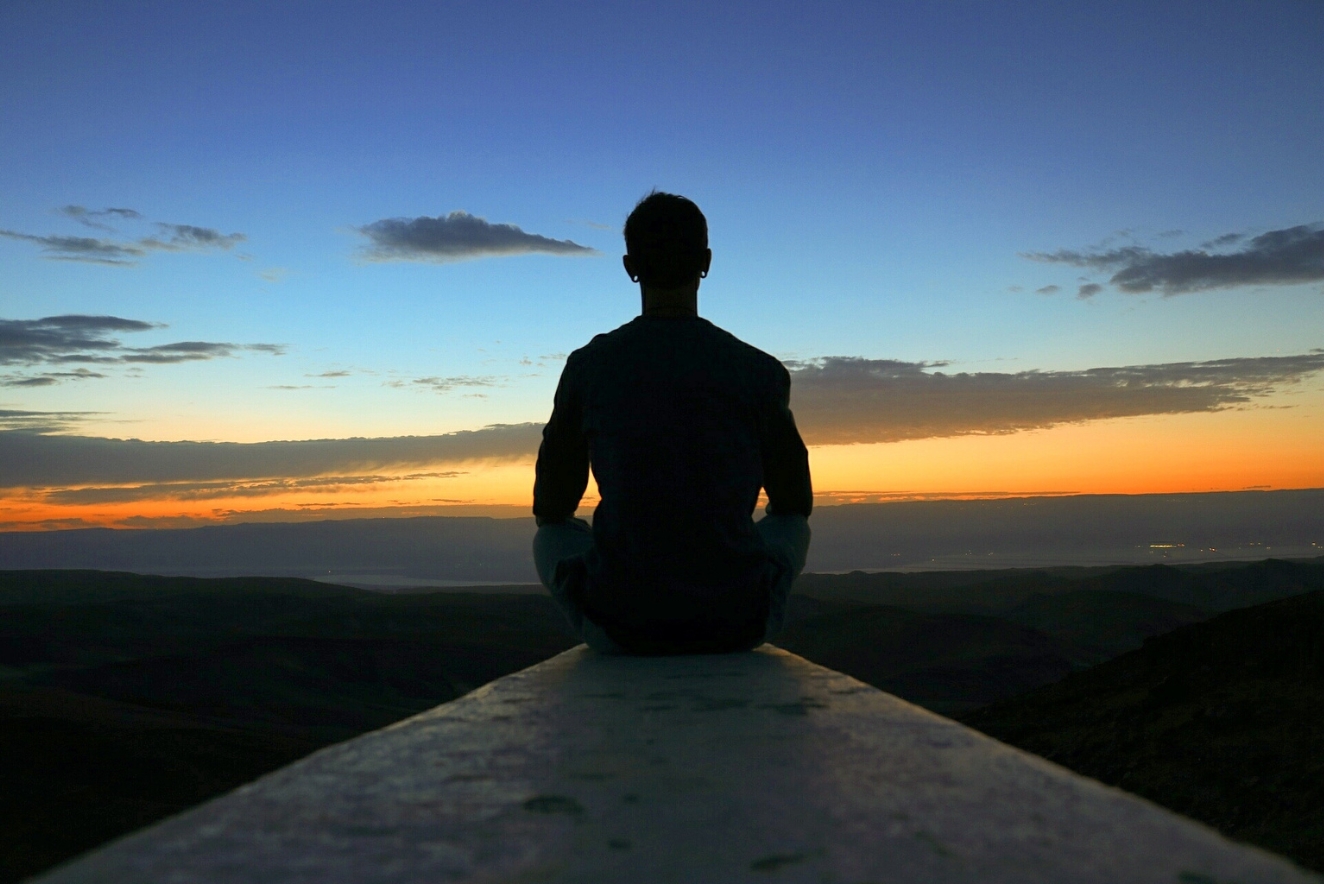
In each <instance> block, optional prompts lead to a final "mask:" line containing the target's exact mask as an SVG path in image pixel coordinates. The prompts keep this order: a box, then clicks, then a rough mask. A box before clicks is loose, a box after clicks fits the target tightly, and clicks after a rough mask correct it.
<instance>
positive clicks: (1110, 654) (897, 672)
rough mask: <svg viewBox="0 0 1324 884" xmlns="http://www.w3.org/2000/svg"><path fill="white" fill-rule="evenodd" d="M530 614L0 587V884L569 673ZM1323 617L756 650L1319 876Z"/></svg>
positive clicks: (180, 586) (839, 624)
mask: <svg viewBox="0 0 1324 884" xmlns="http://www.w3.org/2000/svg"><path fill="white" fill-rule="evenodd" d="M529 589H530V588H529V587H527V586H509V587H490V586H489V587H482V591H481V592H466V591H437V590H431V591H411V592H396V593H381V592H371V591H366V590H362V589H355V588H350V587H342V586H336V585H332V584H326V583H318V582H314V581H309V580H302V579H293V578H258V577H248V578H228V579H200V578H189V577H160V576H142V575H137V574H130V573H119V572H108V571H8V572H0V710H2V713H0V714H2V716H3V717H2V718H0V751H3V752H4V753H5V758H6V759H7V763H6V764H5V765H4V766H3V768H0V770H2V771H3V773H0V777H3V779H2V780H0V820H3V822H4V826H3V829H0V831H2V832H3V834H2V835H0V879H2V880H17V879H18V878H21V877H23V876H25V875H29V874H32V873H35V872H37V871H40V870H41V869H43V868H46V867H48V866H50V865H52V864H54V863H57V862H59V861H61V860H63V859H65V858H68V857H70V856H73V855H75V854H77V853H80V852H82V851H84V850H87V849H89V848H91V847H94V846H96V845H97V844H100V843H102V842H104V841H106V840H108V839H110V838H113V837H116V836H117V835H120V834H124V833H126V832H129V831H132V830H134V829H137V828H139V827H141V826H143V825H146V824H148V823H150V822H152V821H154V820H156V819H160V818H162V817H164V816H168V815H170V814H172V813H175V812H178V811H180V810H182V809H184V808H187V807H189V806H191V805H193V804H196V803H198V802H200V801H203V800H205V799H207V798H209V797H212V796H214V795H217V794H220V793H223V792H225V791H228V790H229V789H232V788H234V787H236V786H238V785H240V784H242V783H244V782H246V781H248V780H251V779H253V778H254V777H256V776H259V775H261V774H262V773H265V772H267V771H270V770H272V769H275V768H277V767H280V766H282V765H284V764H286V763H288V762H290V761H293V760H295V759H297V758H299V757H301V756H303V755H305V754H307V753H308V752H311V751H314V750H315V749H317V748H319V747H321V746H325V745H328V744H330V743H334V742H338V741H340V740H344V739H347V738H349V737H352V736H354V735H356V734H359V733H362V732H364V731H367V730H371V729H375V728H378V727H381V726H384V725H386V724H389V723H391V722H393V721H396V720H399V719H400V718H403V717H406V716H408V715H411V714H413V713H416V712H419V711H422V710H424V709H428V708H430V707H432V706H435V705H436V704H438V703H442V702H446V701H448V700H451V699H454V698H455V697H458V696H460V695H461V694H463V693H466V692H467V691H469V690H472V689H473V688H476V687H478V686H480V685H482V684H484V683H486V682H488V681H490V680H492V679H494V678H497V677H499V676H501V675H504V674H507V673H509V672H512V671H515V670H518V669H521V668H524V667H526V666H529V665H532V664H533V663H536V662H539V661H540V660H543V659H545V658H547V657H548V656H551V655H552V654H555V653H557V652H559V651H561V650H564V649H566V648H568V647H570V646H571V644H572V640H571V639H570V638H569V637H568V635H567V634H566V633H565V632H564V631H563V630H562V626H561V621H560V615H559V613H558V612H557V611H556V609H555V608H554V607H553V606H552V604H551V602H550V601H549V600H548V599H547V598H546V597H545V596H543V595H541V594H537V593H532V592H529V591H528V590H529ZM1321 590H1324V561H1322V560H1318V559H1316V560H1312V561H1295V562H1289V561H1278V560H1267V561H1262V562H1256V563H1251V564H1215V565H1184V566H1180V567H1170V566H1164V565H1156V566H1146V567H1107V568H1102V567H1100V568H1058V569H1037V570H1000V571H999V570H993V571H964V572H927V573H914V574H902V573H894V572H886V573H864V572H853V573H848V574H835V575H833V574H806V575H804V577H802V578H801V581H800V583H799V584H798V595H797V596H795V597H794V598H793V600H792V601H793V609H792V619H791V622H790V625H789V626H788V628H787V630H786V632H785V633H784V634H783V635H782V636H781V637H780V638H779V639H778V640H777V644H778V645H780V646H782V647H784V648H786V649H788V650H791V651H793V652H795V653H798V654H802V655H803V656H805V657H808V658H809V659H811V660H814V661H815V662H818V663H821V664H823V665H826V666H829V667H832V668H835V669H838V670H841V671H843V672H846V673H848V674H851V675H853V676H855V677H857V678H860V679H861V680H863V681H866V682H868V683H870V684H873V685H875V686H877V687H879V688H882V689H884V690H887V691H889V692H892V693H894V694H897V695H898V696H901V697H903V698H905V699H907V700H910V701H911V702H915V703H918V704H920V705H923V706H925V707H927V708H930V709H933V710H935V711H938V712H941V713H943V714H947V715H957V716H960V717H961V718H962V720H964V721H967V722H968V723H970V724H972V725H973V726H975V727H978V728H980V729H982V730H985V731H987V732H988V733H990V734H993V735H994V736H997V737H998V738H999V739H1003V740H1005V741H1007V742H1010V743H1012V744H1014V745H1018V746H1022V747H1023V748H1026V749H1028V750H1029V751H1032V752H1036V753H1038V754H1042V755H1044V756H1045V757H1048V758H1051V759H1052V760H1055V761H1058V762H1059V763H1061V764H1064V765H1066V766H1068V767H1071V768H1072V769H1075V770H1078V771H1080V772H1082V773H1085V774H1087V775H1090V776H1094V777H1097V778H1099V779H1102V780H1103V781H1105V782H1109V783H1114V784H1117V785H1120V786H1122V787H1123V788H1126V789H1129V790H1132V791H1135V792H1138V793H1139V794H1142V795H1144V796H1145V797H1148V798H1150V799H1152V800H1154V801H1157V802H1159V803H1161V804H1164V805H1166V806H1169V807H1172V808H1173V809H1176V810H1178V811H1180V812H1182V813H1185V814H1187V815H1189V816H1192V817H1194V818H1196V819H1200V820H1203V821H1206V822H1208V823H1210V824H1212V825H1215V826H1217V827H1219V828H1220V829H1221V830H1223V831H1224V832H1226V833H1228V834H1230V835H1232V836H1233V837H1238V838H1243V839H1245V840H1248V841H1251V842H1252V843H1256V844H1260V845H1263V846H1265V847H1267V848H1269V849H1272V850H1276V851H1279V852H1282V853H1284V854H1286V855H1288V856H1291V857H1293V858H1295V859H1296V860H1297V861H1298V862H1301V863H1304V864H1307V865H1311V866H1313V867H1315V868H1320V867H1321V865H1324V861H1322V860H1324V858H1322V857H1321V855H1320V853H1319V849H1318V846H1317V845H1318V843H1320V842H1321V841H1324V838H1321V837H1320V835H1321V832H1322V831H1324V830H1322V829H1321V824H1322V822H1324V813H1322V812H1321V810H1320V808H1321V807H1322V806H1324V801H1321V798H1324V795H1321V772H1322V770H1324V769H1322V768H1321V762H1320V761H1319V759H1320V758H1321V752H1320V750H1321V749H1324V746H1321V745H1320V739H1321V737H1320V734H1319V729H1318V727H1317V725H1316V724H1315V719H1316V718H1317V717H1318V716H1317V715H1316V714H1313V713H1315V712H1317V710H1318V709H1319V707H1320V700H1321V699H1322V698H1324V679H1322V678H1321V676H1322V675H1324V667H1322V666H1321V645H1320V638H1319V636H1320V635H1321V627H1324V622H1322V621H1324V593H1321ZM1211 618H1212V619H1211ZM990 704H991V705H990Z"/></svg>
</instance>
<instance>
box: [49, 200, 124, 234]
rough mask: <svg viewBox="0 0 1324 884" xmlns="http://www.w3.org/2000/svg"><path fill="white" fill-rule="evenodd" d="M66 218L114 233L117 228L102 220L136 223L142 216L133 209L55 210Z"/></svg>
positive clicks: (74, 208)
mask: <svg viewBox="0 0 1324 884" xmlns="http://www.w3.org/2000/svg"><path fill="white" fill-rule="evenodd" d="M55 211H56V212H58V213H59V214H61V215H64V216H65V217H66V218H72V219H74V220H75V221H77V222H78V223H79V224H82V225H84V226H86V227H93V228H96V229H97V230H107V231H111V232H114V230H115V228H114V227H112V226H111V225H109V224H107V223H106V222H105V221H102V220H101V219H102V218H111V219H123V220H126V221H136V220H138V219H140V218H142V214H141V213H139V212H135V211H134V210H133V209H89V208H87V207H86V206H61V207H60V208H58V209H56V210H55Z"/></svg>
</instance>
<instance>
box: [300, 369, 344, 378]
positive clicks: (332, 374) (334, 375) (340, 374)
mask: <svg viewBox="0 0 1324 884" xmlns="http://www.w3.org/2000/svg"><path fill="white" fill-rule="evenodd" d="M350 374H352V372H349V371H346V370H344V369H340V370H338V371H324V372H322V373H320V374H308V375H304V377H307V378H347V377H349V376H350Z"/></svg>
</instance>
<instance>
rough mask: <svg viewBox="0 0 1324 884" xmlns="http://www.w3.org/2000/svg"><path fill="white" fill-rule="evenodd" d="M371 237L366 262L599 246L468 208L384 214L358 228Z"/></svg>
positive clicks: (580, 250)
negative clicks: (527, 229) (419, 214)
mask: <svg viewBox="0 0 1324 884" xmlns="http://www.w3.org/2000/svg"><path fill="white" fill-rule="evenodd" d="M358 232H359V233H361V234H363V235H364V236H366V237H367V238H368V239H369V240H371V243H372V244H371V245H370V246H367V247H366V248H365V249H364V251H363V256H364V257H365V258H367V259H368V260H370V261H435V262H441V263H445V262H450V261H464V260H468V259H471V258H488V257H499V256H505V255H527V254H530V253H532V252H541V253H544V254H549V255H596V254H598V251H597V250H596V249H591V248H589V247H588V246H581V245H579V244H578V243H575V242H571V241H570V240H568V239H549V238H548V237H545V236H539V235H538V234H536V233H525V232H524V231H523V230H520V229H519V228H518V227H516V226H515V225H514V224H492V223H490V222H488V221H487V220H485V219H483V218H478V217H476V216H474V215H470V214H469V213H468V212H451V213H450V214H449V215H438V216H437V217H435V218H429V217H428V216H426V215H424V216H422V217H420V218H385V219H383V220H381V221H374V222H373V223H371V224H367V225H365V226H363V227H360V228H358Z"/></svg>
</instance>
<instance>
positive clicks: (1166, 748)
mask: <svg viewBox="0 0 1324 884" xmlns="http://www.w3.org/2000/svg"><path fill="white" fill-rule="evenodd" d="M1263 564H1264V565H1265V566H1267V567H1265V568H1262V569H1260V576H1264V575H1266V574H1267V575H1268V578H1267V579H1270V580H1272V579H1276V578H1275V575H1279V574H1281V570H1280V569H1279V568H1278V567H1277V566H1278V565H1279V564H1281V563H1272V562H1267V563H1263ZM1256 579H1259V578H1258V577H1257V578H1256ZM1261 585H1263V584H1261ZM962 720H963V721H964V722H965V723H967V724H969V725H970V726H972V727H975V728H978V729H979V730H982V731H984V732H985V733H988V734H990V735H992V736H994V737H997V738H998V739H1000V740H1004V741H1006V742H1008V743H1010V744H1012V745H1014V746H1019V747H1020V748H1022V749H1026V750H1028V751H1030V752H1034V753H1036V754H1038V755H1042V756H1043V757H1045V758H1048V759H1050V760H1052V761H1055V762H1057V763H1059V764H1062V765H1063V766H1065V767H1068V768H1071V769H1072V770H1074V771H1077V772H1079V773H1082V774H1085V775H1087V776H1091V777H1094V778H1096V779H1099V780H1101V781H1103V782H1105V783H1109V784H1111V785H1116V786H1120V787H1122V788H1124V789H1126V790H1128V791H1131V792H1135V793H1137V794H1139V795H1143V796H1145V797H1146V798H1149V799H1151V800H1153V801H1156V802H1158V803H1160V804H1163V805H1165V806H1167V807H1170V808H1172V809H1173V810H1176V811H1178V812H1180V813H1183V814H1186V815H1187V816H1190V817H1193V818H1195V819H1198V820H1202V821H1204V822H1206V823H1209V824H1210V825H1212V826H1215V827H1216V828H1218V829H1219V830H1221V831H1222V832H1224V833H1225V834H1228V835H1230V836H1232V837H1234V838H1239V839H1242V840H1245V841H1249V842H1251V843H1254V844H1258V845H1260V846H1263V847H1266V848H1268V849H1270V850H1274V851H1277V852H1279V853H1282V854H1285V855H1287V856H1290V857H1292V858H1294V859H1295V860H1297V861H1298V862H1300V863H1302V864H1304V865H1306V866H1309V867H1311V868H1314V869H1319V870H1324V724H1321V723H1322V722H1324V592H1312V593H1309V594H1307V595H1301V596H1297V597H1293V598H1288V599H1284V600H1281V601H1276V602H1270V603H1268V604H1262V605H1257V606H1255V607H1251V608H1243V609H1240V610H1235V611H1230V612H1228V613H1225V614H1221V615H1219V616H1217V617H1215V618H1213V619H1211V620H1208V621H1206V622H1203V623H1197V624H1194V625H1190V626H1185V627H1183V628H1181V629H1178V630H1175V631H1174V632H1171V633H1168V634H1167V635H1162V636H1159V637H1156V638H1150V639H1149V640H1147V641H1146V642H1145V643H1144V646H1143V647H1142V648H1140V649H1139V650H1136V651H1132V652H1130V653H1128V654H1124V655H1123V656H1120V657H1117V658H1116V659H1113V660H1110V661H1108V662H1106V663H1102V664H1100V665H1098V666H1095V667H1093V668H1091V669H1088V670H1085V671H1083V672H1077V673H1075V674H1072V675H1069V676H1067V677H1066V678H1064V679H1063V680H1061V681H1060V682H1057V683H1056V684H1053V685H1050V686H1048V687H1044V688H1040V689H1038V690H1035V691H1032V692H1030V693H1028V694H1025V695H1023V696H1019V697H1014V698H1012V699H1009V700H1004V701H1001V702H998V703H994V704H993V705H991V706H988V707H985V708H983V709H979V710H976V711H974V712H971V713H968V714H966V715H964V716H963V717H962Z"/></svg>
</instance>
